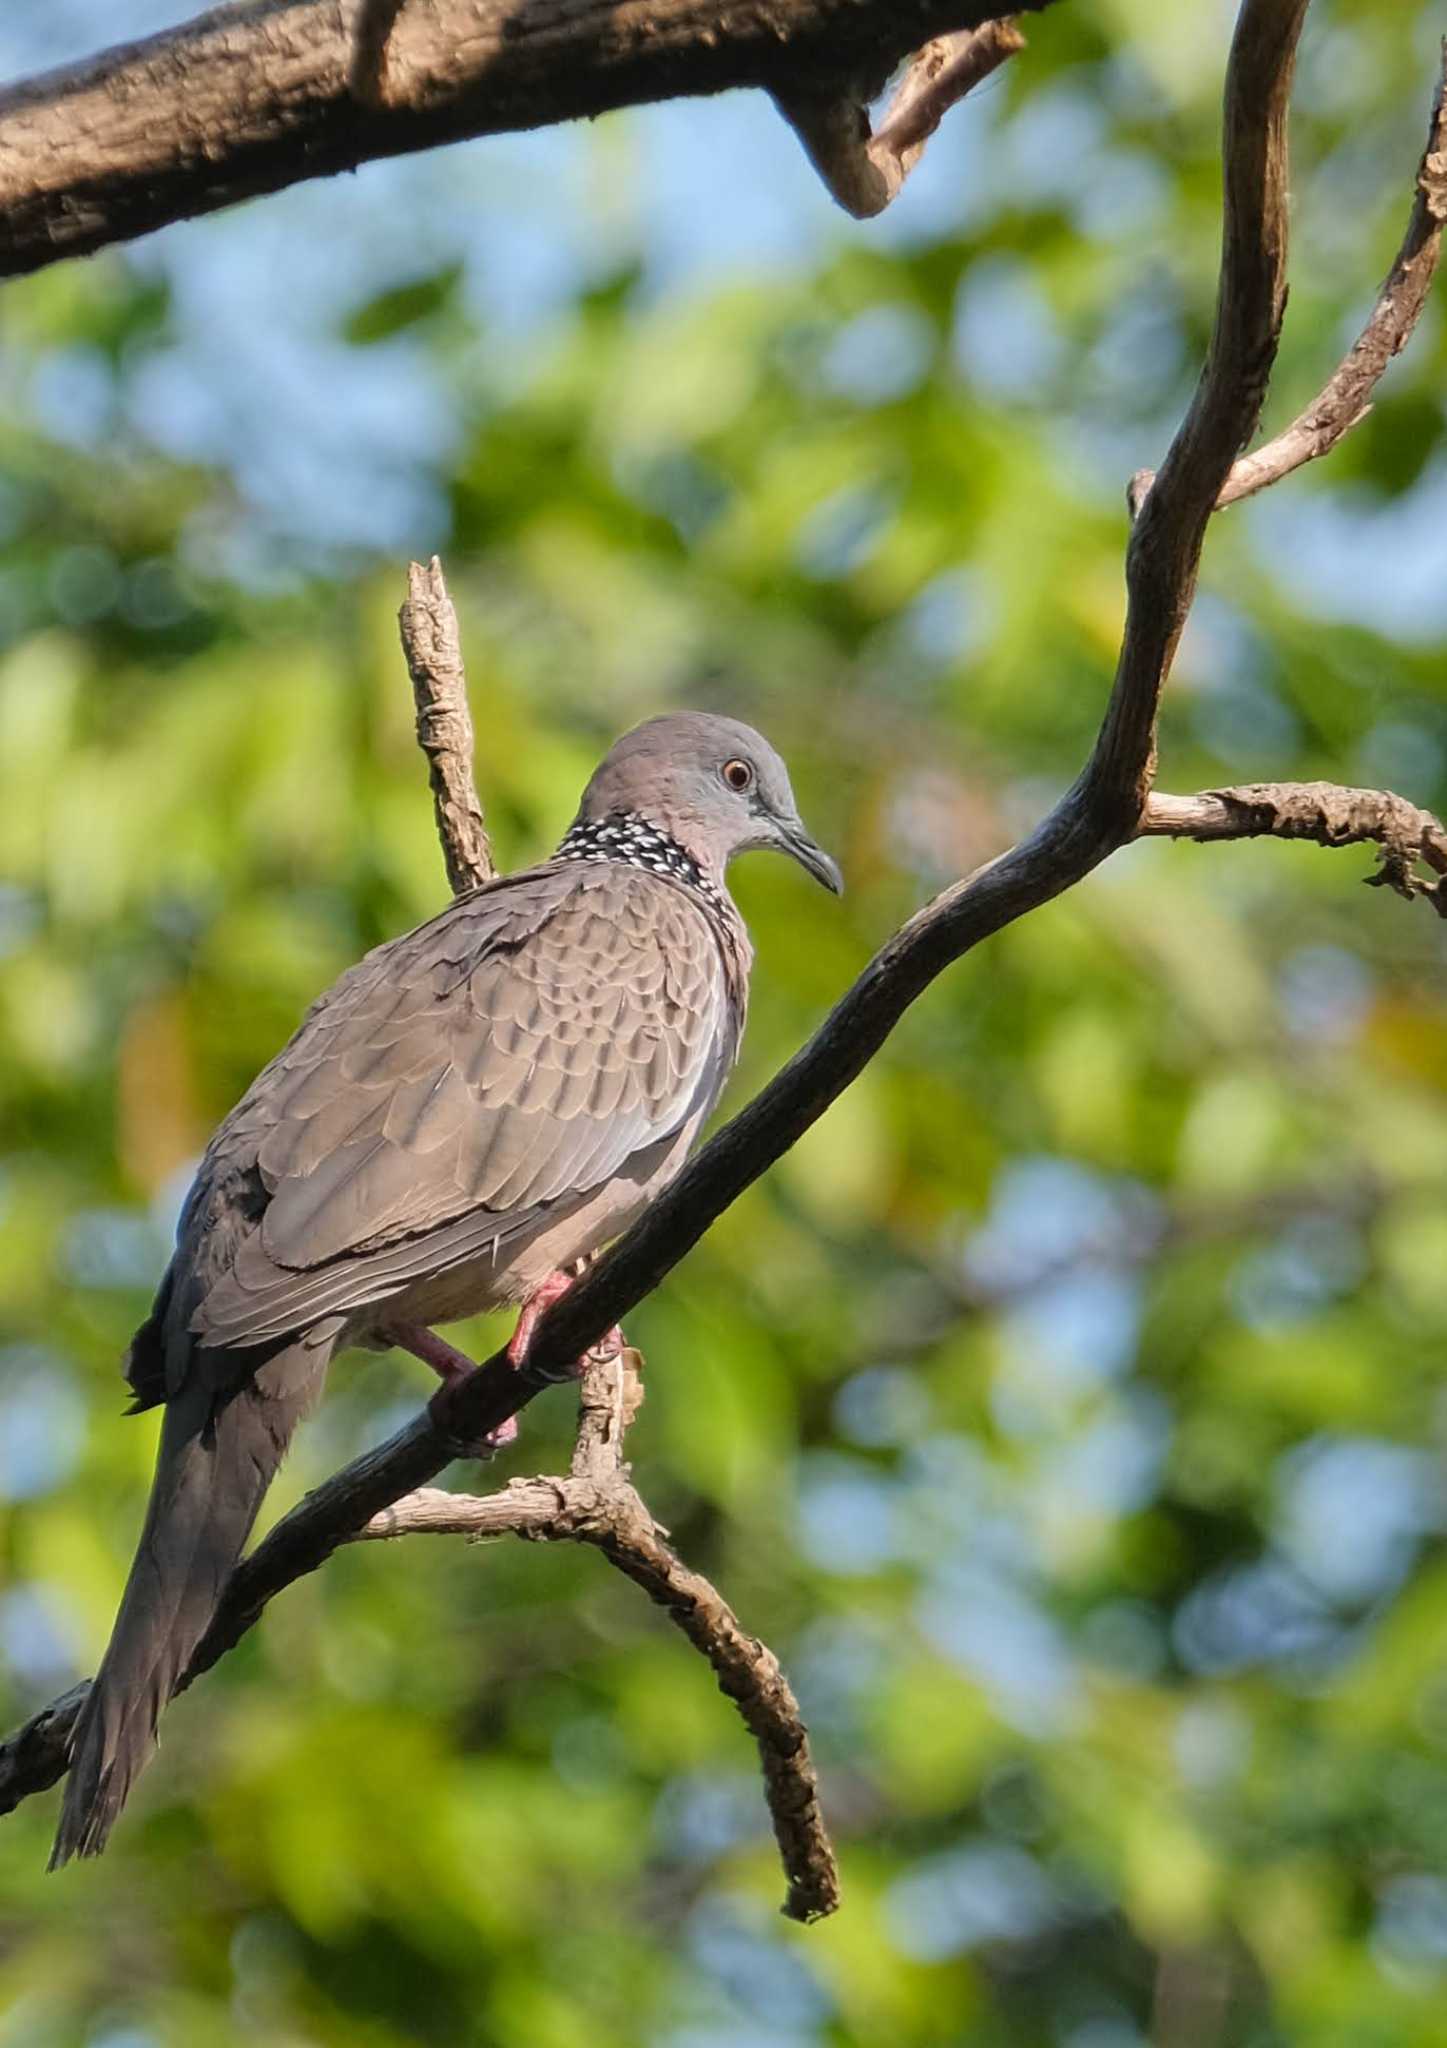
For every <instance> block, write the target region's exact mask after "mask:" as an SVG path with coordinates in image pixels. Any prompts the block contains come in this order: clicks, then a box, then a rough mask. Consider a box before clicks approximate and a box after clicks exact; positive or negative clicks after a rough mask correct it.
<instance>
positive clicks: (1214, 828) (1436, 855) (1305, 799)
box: [1139, 782, 1447, 917]
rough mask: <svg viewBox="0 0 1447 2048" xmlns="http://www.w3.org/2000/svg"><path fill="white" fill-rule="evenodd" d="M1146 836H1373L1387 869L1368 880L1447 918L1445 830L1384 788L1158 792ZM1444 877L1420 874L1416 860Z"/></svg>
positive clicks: (1283, 785) (1351, 839)
mask: <svg viewBox="0 0 1447 2048" xmlns="http://www.w3.org/2000/svg"><path fill="white" fill-rule="evenodd" d="M1139 829H1140V836H1141V837H1142V838H1166V839H1262V838H1268V837H1269V838H1273V839H1310V840H1313V841H1314V842H1315V843H1316V844H1317V845H1318V846H1355V845H1360V844H1361V843H1362V842H1363V841H1364V840H1365V841H1375V843H1376V844H1377V845H1378V846H1379V847H1380V848H1381V855H1382V858H1381V866H1380V867H1379V868H1378V870H1377V872H1376V874H1374V875H1368V877H1367V880H1368V881H1369V882H1372V883H1375V884H1377V885H1378V886H1379V887H1380V886H1382V885H1385V886H1386V887H1387V888H1390V889H1395V890H1396V892H1397V894H1398V895H1399V896H1405V897H1407V898H1409V899H1410V898H1411V897H1413V896H1425V897H1426V898H1427V900H1428V902H1429V903H1430V904H1431V905H1432V908H1433V909H1434V910H1435V911H1436V912H1437V915H1438V916H1439V917H1447V827H1444V826H1443V825H1442V823H1441V822H1440V820H1439V819H1437V818H1435V817H1434V816H1433V815H1432V813H1431V811H1423V810H1419V809H1418V808H1417V806H1416V805H1415V804H1409V803H1408V802H1407V800H1406V798H1405V797H1400V796H1394V795H1392V793H1391V791H1390V790H1384V789H1347V788H1344V787H1343V786H1342V785H1341V784H1340V783H1336V782H1250V783H1244V784H1242V785H1241V786H1240V787H1238V788H1235V789H1207V790H1202V792H1201V793H1200V795H1199V796H1167V795H1165V794H1164V792H1158V793H1156V794H1154V795H1152V797H1151V798H1150V800H1149V802H1148V803H1147V805H1146V810H1145V816H1144V817H1143V818H1142V819H1141V822H1140V828H1139ZM1419 863H1421V864H1425V865H1426V866H1427V867H1429V868H1431V869H1432V870H1433V871H1434V872H1435V874H1436V875H1437V877H1438V879H1437V880H1436V881H1428V880H1426V879H1425V878H1424V877H1423V876H1421V875H1418V874H1416V873H1414V870H1415V869H1416V867H1417V866H1418V864H1419Z"/></svg>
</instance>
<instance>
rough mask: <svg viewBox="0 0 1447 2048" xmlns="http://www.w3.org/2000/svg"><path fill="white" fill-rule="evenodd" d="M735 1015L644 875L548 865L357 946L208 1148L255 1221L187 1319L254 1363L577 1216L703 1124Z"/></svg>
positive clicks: (692, 924)
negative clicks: (247, 1201) (259, 1204)
mask: <svg viewBox="0 0 1447 2048" xmlns="http://www.w3.org/2000/svg"><path fill="white" fill-rule="evenodd" d="M736 1036H737V1018H736V1017H735V1016H734V1015H732V1014H731V1010H730V985H729V980H728V975H727V973H726V970H725V965H724V956H723V954H722V952H721V950H720V946H719V942H718V939H717V938H716V936H715V935H714V933H713V931H712V929H711V928H710V926H709V923H708V921H707V920H706V918H705V917H704V915H703V913H702V912H701V911H700V910H699V909H698V908H697V907H696V906H695V905H694V904H693V903H692V902H690V901H689V899H688V898H686V897H685V896H684V895H683V894H682V893H681V892H680V891H679V890H677V889H676V888H674V887H672V886H671V885H670V884H668V883H667V882H664V881H661V880H660V879H658V878H657V877H655V876H652V875H649V874H645V873H641V872H639V871H637V870H633V869H629V868H626V867H622V866H613V865H611V864H599V865H598V866H585V867H568V868H559V867H557V866H550V867H544V868H541V869H536V870H533V871H532V872H531V873H530V874H527V875H522V876H518V877H516V878H513V879H512V880H510V881H508V882H506V883H502V884H497V885H494V886H492V887H490V888H489V889H487V890H484V891H480V892H478V893H477V894H476V895H474V896H472V897H467V898H463V899H462V900H461V901H460V902H459V903H457V904H455V905H453V906H452V908H451V909H450V910H449V911H446V912H444V913H443V914H442V916H441V917H439V918H437V919H434V920H433V922H432V923H431V924H430V925H426V926H423V927H422V928H421V929H420V930H419V931H417V932H414V933H410V934H408V935H407V937H406V938H403V939H400V940H397V941H394V942H393V943H392V944H391V945H390V946H384V947H380V948H378V949H377V951H376V952H375V953H373V954H370V955H369V956H368V958H367V959H366V960H365V961H363V962H362V963H361V964H360V965H359V966H358V967H356V968H354V969H353V970H352V971H351V973H350V974H349V975H346V976H344V977H343V978H342V980H341V981H340V982H339V983H338V984H337V986H336V987H335V988H334V989H333V990H331V991H329V993H328V995H327V996H324V997H323V998H322V999H321V1000H320V1002H319V1003H318V1004H316V1005H314V1006H313V1009H312V1011H311V1012H310V1013H309V1014H308V1017H307V1019H306V1020H305V1022H304V1023H303V1025H302V1028H301V1030H300V1031H299V1032H298V1033H297V1035H296V1037H295V1038H294V1039H293V1040H292V1041H291V1043H290V1045H289V1046H287V1047H286V1048H285V1049H284V1051H283V1052H282V1053H281V1054H280V1055H279V1056H278V1058H277V1059H276V1060H274V1061H273V1062H272V1064H271V1066H270V1067H268V1068H267V1069H266V1070H265V1072H264V1073H263V1074H262V1075H260V1076H259V1077H258V1079H257V1081H256V1083H255V1084H254V1085H253V1087H252V1089H251V1090H250V1091H249V1093H248V1095H247V1096H246V1098H245V1099H244V1100H243V1102H242V1103H241V1104H240V1105H239V1106H238V1108H237V1110H236V1111H234V1112H233V1114H232V1116H231V1117H230V1118H228V1120H227V1123H226V1124H225V1125H223V1126H222V1129H221V1131H220V1132H219V1133H218V1134H217V1138H216V1140H215V1141H213V1146H212V1149H211V1152H209V1153H208V1155H207V1162H205V1163H203V1168H202V1173H203V1176H204V1175H205V1173H206V1172H207V1170H208V1166H209V1167H210V1168H211V1169H212V1170H213V1171H220V1170H223V1169H228V1170H232V1171H235V1170H236V1169H237V1168H238V1166H239V1167H240V1168H241V1170H243V1171H244V1170H245V1169H246V1167H247V1166H248V1165H254V1166H255V1167H256V1168H257V1169H258V1171H259V1175H260V1180H261V1183H262V1185H263V1187H264V1188H265V1190H266V1191H267V1193H268V1194H269V1197H270V1199H269V1201H267V1203H266V1205H265V1207H264V1210H263V1211H262V1213H261V1215H260V1217H259V1225H253V1226H252V1227H251V1228H250V1229H249V1230H248V1231H247V1232H245V1233H244V1234H240V1235H239V1240H238V1243H237V1246H236V1249H235V1255H234V1257H232V1258H230V1260H229V1263H228V1264H227V1266H226V1268H225V1270H224V1271H222V1272H220V1273H219V1274H215V1275H214V1276H211V1277H210V1279H209V1284H208V1286H207V1289H206V1291H205V1292H204V1295H203V1298H202V1300H201V1303H200V1307H199V1308H198V1309H197V1311H196V1313H195V1315H194V1317H193V1325H192V1326H193V1328H194V1329H195V1330H196V1331H197V1332H198V1333H199V1334H200V1335H201V1336H202V1338H203V1339H204V1340H205V1341H206V1342H208V1343H221V1342H226V1343H231V1344H244V1343H248V1342H251V1343H257V1342H261V1341H264V1340H266V1339H269V1338H270V1337H272V1336H274V1335H278V1334H285V1333H287V1332H288V1331H291V1330H294V1329H299V1328H304V1327H306V1326H307V1325H308V1324H309V1323H310V1322H312V1321H314V1320H315V1319H316V1318H318V1317H319V1316H321V1315H323V1314H331V1313H337V1312H343V1313H345V1312H350V1311H351V1310H352V1309H354V1308H356V1307H358V1306H361V1305H365V1304H366V1303H368V1302H371V1301H375V1300H378V1299H381V1298H384V1297H385V1295H386V1294H388V1293H389V1292H395V1291H396V1290H397V1288H398V1287H400V1286H402V1285H405V1284H407V1282H408V1281H409V1280H410V1279H411V1278H415V1277H418V1276H419V1275H421V1274H426V1273H429V1272H433V1271H436V1270H440V1269H441V1268H442V1267H445V1266H446V1265H448V1264H451V1263H456V1262H457V1261H459V1260H463V1259H466V1258H468V1257H476V1256H478V1255H479V1254H480V1253H481V1252H482V1251H483V1250H485V1249H486V1248H487V1247H488V1246H489V1245H491V1246H492V1247H493V1248H494V1249H496V1248H497V1247H498V1246H499V1245H505V1244H506V1243H507V1241H508V1240H509V1239H510V1238H512V1237H513V1236H515V1235H516V1234H517V1233H518V1232H519V1231H520V1230H522V1229H524V1228H526V1227H528V1225H530V1223H531V1222H532V1221H533V1220H534V1219H535V1218H536V1217H537V1216H538V1214H539V1213H540V1211H542V1210H544V1209H546V1208H547V1207H548V1206H549V1205H553V1204H562V1203H566V1202H568V1201H570V1200H582V1199H584V1198H586V1197H587V1196H588V1195H589V1194H590V1193H591V1192H592V1191H594V1190H596V1189H597V1188H598V1187H600V1186H601V1185H603V1184H604V1183H605V1182H607V1181H609V1180H611V1179H612V1178H613V1177H614V1176H616V1175H618V1174H619V1173H621V1172H625V1171H626V1170H627V1168H628V1165H629V1162H630V1160H632V1159H633V1158H634V1157H635V1156H637V1155H645V1154H647V1153H648V1151H649V1148H650V1147H655V1146H658V1145H659V1144H660V1141H663V1140H665V1139H667V1138H669V1137H670V1136H672V1135H673V1134H675V1133H676V1132H677V1131H678V1130H679V1129H680V1128H681V1127H682V1126H683V1125H684V1123H685V1122H686V1121H687V1120H688V1119H689V1118H690V1117H691V1116H694V1115H696V1114H698V1113H699V1112H700V1110H701V1109H706V1108H707V1107H708V1106H709V1105H710V1104H711V1102H712V1100H713V1097H714V1096H715V1095H716V1094H717V1091H718V1088H719V1086H720V1085H721V1083H722V1080H723V1076H724V1073H725V1072H726V1070H727V1067H728V1065H729V1064H730V1063H731V1059H732V1054H733V1050H734V1044H735V1041H736Z"/></svg>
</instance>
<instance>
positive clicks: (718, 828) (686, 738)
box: [574, 711, 844, 896]
mask: <svg viewBox="0 0 1447 2048" xmlns="http://www.w3.org/2000/svg"><path fill="white" fill-rule="evenodd" d="M623 818H641V819H644V820H646V821H647V823H648V824H649V825H652V826H654V827H656V828H657V829H658V830H659V831H661V832H663V833H665V834H666V835H667V836H668V838H670V839H672V840H673V841H675V842H676V844H677V845H679V846H681V847H683V849H684V850H685V852H687V853H689V854H691V855H692V856H693V858H694V859H695V860H696V861H697V862H698V864H699V866H700V867H701V868H702V869H703V871H704V873H705V874H706V875H708V876H710V877H712V878H714V879H716V880H719V881H721V880H722V879H723V872H724V869H725V867H726V866H727V865H728V862H729V861H730V860H731V859H732V858H733V856H734V854H736V853H748V852H751V851H753V850H754V849H755V848H764V847H772V848H773V849H774V851H775V852H777V853H787V854H788V855H789V856H790V857H791V859H793V860H796V861H798V863H799V865H800V867H802V868H803V869H804V870H805V872H806V873H808V874H811V875H812V876H813V877H814V879H815V881H816V882H822V883H823V885H824V887H825V888H826V889H832V890H833V891H834V893H835V895H836V896H837V895H841V894H842V893H843V889H844V877H843V876H842V875H841V874H840V872H839V868H838V865H837V863H836V862H835V861H833V860H831V858H830V857H829V855H828V854H827V853H826V852H825V851H824V849H823V847H822V846H820V844H819V842H818V841H817V840H816V839H815V838H813V837H812V835H811V834H810V833H809V832H808V831H806V830H805V827H804V821H803V819H802V818H801V817H800V816H799V807H798V805H797V804H796V803H795V801H794V792H793V790H792V789H791V788H790V786H789V771H788V769H787V768H786V767H785V766H784V764H783V762H782V761H781V760H780V759H779V756H778V755H777V754H776V753H775V751H774V749H773V748H772V747H771V746H770V745H769V743H768V741H767V740H766V739H765V738H764V736H763V734H762V733H757V732H755V731H754V729H753V727H752V726H749V725H744V724H742V723H741V722H740V721H739V720H738V719H736V718H717V717H714V716H713V715H712V714H711V713H708V712H702V711H679V712H673V713H670V714H669V715H668V716H666V717H663V718H650V719H649V720H648V721H647V723H646V724H644V725H639V726H635V727H634V729H633V731H632V732H630V733H625V734H624V736H623V738H622V739H621V740H619V741H617V743H616V744H615V745H614V746H613V747H612V748H611V749H610V750H609V752H608V753H607V755H606V756H605V757H604V759H603V761H602V763H601V764H600V766H599V767H598V768H597V770H596V771H595V772H594V775H593V779H592V780H591V782H589V784H588V787H587V788H586V789H585V790H584V791H583V800H582V803H581V805H580V806H579V810H578V818H577V825H576V826H575V827H574V829H575V830H576V829H577V827H578V826H602V825H604V824H606V823H607V822H608V821H609V820H616V819H623Z"/></svg>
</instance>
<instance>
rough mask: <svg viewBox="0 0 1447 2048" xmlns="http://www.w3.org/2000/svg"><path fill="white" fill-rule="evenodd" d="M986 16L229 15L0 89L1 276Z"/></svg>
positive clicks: (223, 9) (840, 71)
mask: <svg viewBox="0 0 1447 2048" xmlns="http://www.w3.org/2000/svg"><path fill="white" fill-rule="evenodd" d="M1022 4H1024V5H1026V6H1043V5H1045V4H1046V0H1022ZM989 9H990V0H769V4H768V5H767V6H760V5H758V4H757V0H446V4H443V0H406V4H400V0H230V4H229V5H225V6H220V7H216V8H213V9H212V10H211V11H210V12H209V13H206V14H202V15H198V16H197V17H196V19H195V20H194V21H191V22H189V23H187V24H186V25H185V26H183V27H181V28H175V29H168V30H166V31H164V32H163V33H161V34H159V35H155V36H151V37H148V38H147V39H146V40H145V41H143V42H138V43H128V44H123V45H118V46H117V47H116V48H114V49H111V50H107V51H104V52H103V53H102V54H101V55H99V56H97V57H95V58H92V59H91V60H90V61H89V62H87V63H84V64H78V65H73V66H70V67H68V68H67V69H65V70H61V71H53V72H50V73H48V74H46V75H45V76H44V77H40V78H33V79H30V80H27V81H24V82H22V83H19V84H16V85H11V86H9V87H7V88H5V89H4V90H0V277H16V276H19V275H21V274H22V273H23V272H26V271H31V270H39V269H41V268H43V266H44V265H46V264H47V263H53V262H55V261H56V260H57V259H58V258H60V257H63V256H79V255H84V254H85V253H87V252H88V251H90V250H92V249H101V248H104V247H106V246H107V245H109V244H111V243H114V242H123V241H128V240H130V239H131V238H132V237H134V236H136V235H142V234H146V233H148V232H149V231H150V230H152V229H153V228H158V227H164V226H166V225H167V224H168V223H169V222H171V221H176V220H184V219H187V218H189V217H191V216H192V215H194V214H199V213H211V212H214V211H215V210H216V209H217V208H218V207H222V206H230V205H234V204H235V202H236V201H237V200H240V199H248V198H251V197H253V196H254V195H255V194H257V193H260V192H276V191H279V190H281V189H282V188H283V187H285V186H287V185H294V184H296V183H298V182H299V181H300V180H302V179H304V178H314V177H319V176H328V175H330V174H332V173H333V172H336V171H350V170H355V169H356V167H357V165H358V164H360V163H365V162H367V161H368V160H369V159H371V158H374V157H385V156H397V155H401V154H404V153H407V152H410V151H413V150H419V149H431V148H434V147H435V146H436V145H437V144H439V143H444V142H456V141H459V140H460V139H462V138H463V137H466V136H474V135H494V134H498V133H500V132H501V131H503V130H506V129H517V128H541V127H546V126H548V125H549V124H551V123H553V122H556V121H571V120H575V119H577V118H579V117H580V116H586V115H595V114H601V113H605V112H607V111H608V110H609V109H611V108H614V107H622V106H633V105H638V104H641V103H643V102H645V101H649V100H659V99H672V98H676V97H679V96H681V95H691V94H701V93H716V92H725V91H727V90H729V89H730V88H731V87H734V86H762V87H765V88H767V89H768V90H770V91H775V92H783V93H785V94H788V93H789V92H791V91H793V92H798V91H802V90H806V89H807V90H813V91H818V90H820V89H821V86H822V87H824V88H826V89H827V84H828V81H830V80H831V79H832V80H837V81H841V82H842V81H844V80H853V79H855V78H857V77H860V76H864V75H875V74H877V75H878V77H879V78H880V79H881V81H882V80H883V79H884V78H886V77H887V76H888V75H889V73H890V72H891V71H892V70H893V69H894V67H895V65H897V64H898V63H899V62H900V61H901V60H902V59H903V58H905V57H906V56H908V55H909V53H910V52H911V51H912V50H917V49H918V48H919V47H920V45H921V44H922V43H925V42H927V41H929V40H930V39H931V38H932V37H935V36H938V35H941V34H949V33H953V32H954V31H957V30H960V29H965V28H971V27H974V26H975V25H977V24H978V23H979V22H981V21H983V20H985V19H986V18H987V16H988V13H989ZM722 175H723V169H722V167H720V176H722Z"/></svg>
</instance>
